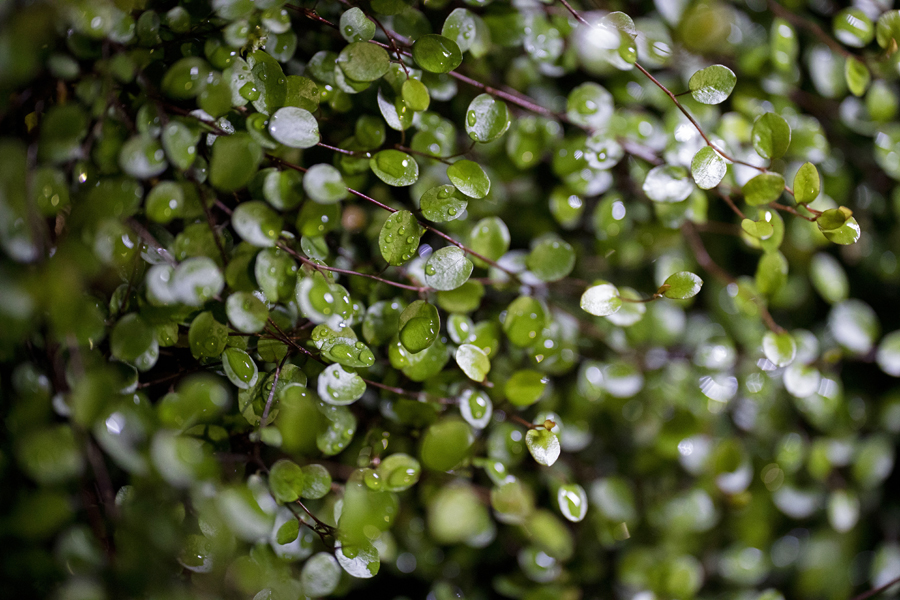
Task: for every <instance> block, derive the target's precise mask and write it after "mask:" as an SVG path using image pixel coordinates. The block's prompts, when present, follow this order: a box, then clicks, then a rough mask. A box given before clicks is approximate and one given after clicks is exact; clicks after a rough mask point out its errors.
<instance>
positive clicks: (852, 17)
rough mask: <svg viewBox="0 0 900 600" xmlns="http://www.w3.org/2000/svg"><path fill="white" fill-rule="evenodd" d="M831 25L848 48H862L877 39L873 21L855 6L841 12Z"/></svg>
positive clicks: (835, 33)
mask: <svg viewBox="0 0 900 600" xmlns="http://www.w3.org/2000/svg"><path fill="white" fill-rule="evenodd" d="M831 23H832V27H833V29H834V37H836V38H837V39H838V41H839V42H841V43H842V44H844V45H846V46H851V47H853V48H862V47H864V46H866V45H868V44H869V42H871V41H872V39H873V38H874V37H875V27H874V26H873V25H872V21H871V19H869V17H868V15H866V13H865V12H863V11H862V9H860V8H857V7H855V6H854V7H850V8H845V9H843V10H841V11H839V12H838V13H837V14H836V15H834V19H832V22H831ZM857 95H859V94H857Z"/></svg>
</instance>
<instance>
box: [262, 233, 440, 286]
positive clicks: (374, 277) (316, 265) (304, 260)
mask: <svg viewBox="0 0 900 600" xmlns="http://www.w3.org/2000/svg"><path fill="white" fill-rule="evenodd" d="M278 247H279V248H281V249H282V250H284V251H285V252H287V253H288V254H290V255H291V256H293V257H294V258H296V259H297V260H299V261H300V262H302V263H303V264H305V265H309V266H310V267H312V268H313V269H316V270H322V271H332V272H334V273H341V274H343V275H352V276H355V277H365V278H366V279H372V280H374V281H378V282H380V283H385V284H387V285H392V286H394V287H398V288H401V289H404V290H410V291H413V292H431V291H434V289H433V288H430V287H428V286H415V285H406V284H405V283H397V282H396V281H391V280H389V279H384V278H382V277H378V276H377V275H370V274H368V273H359V272H358V271H349V270H347V269H339V268H337V267H329V266H328V265H320V264H319V263H317V262H314V261H311V260H309V259H308V258H306V257H305V256H303V255H301V254H300V253H299V252H296V251H294V250H292V249H291V248H289V247H287V246H285V245H283V244H279V245H278Z"/></svg>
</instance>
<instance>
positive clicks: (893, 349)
mask: <svg viewBox="0 0 900 600" xmlns="http://www.w3.org/2000/svg"><path fill="white" fill-rule="evenodd" d="M875 362H877V363H878V366H879V367H881V370H882V371H884V372H885V373H887V374H888V375H890V376H891V377H900V331H894V332H892V333H889V334H887V335H886V336H884V338H882V340H881V343H880V344H878V351H877V352H876V353H875Z"/></svg>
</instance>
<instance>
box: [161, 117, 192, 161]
mask: <svg viewBox="0 0 900 600" xmlns="http://www.w3.org/2000/svg"><path fill="white" fill-rule="evenodd" d="M160 141H162V146H163V149H165V151H166V156H167V157H168V158H169V162H171V163H172V164H173V165H175V167H177V168H179V169H181V170H182V171H185V170H187V169H189V168H191V165H192V164H194V160H195V159H196V158H197V142H199V141H200V133H199V132H198V131H197V130H193V129H191V128H190V127H188V126H187V125H185V124H184V123H182V122H181V121H175V120H173V121H169V123H168V125H166V126H165V127H163V130H162V135H161V136H160Z"/></svg>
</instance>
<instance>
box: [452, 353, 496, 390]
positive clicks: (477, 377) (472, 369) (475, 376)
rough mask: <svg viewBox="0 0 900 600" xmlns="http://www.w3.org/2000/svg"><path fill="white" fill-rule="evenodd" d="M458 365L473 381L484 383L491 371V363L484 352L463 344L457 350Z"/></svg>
mask: <svg viewBox="0 0 900 600" xmlns="http://www.w3.org/2000/svg"><path fill="white" fill-rule="evenodd" d="M456 364H458V365H459V368H460V369H462V372H463V373H465V374H466V377H468V378H469V379H471V380H472V381H478V382H481V381H484V378H485V377H486V376H487V374H488V372H489V371H490V370H491V361H490V360H489V359H488V357H487V354H485V353H484V350H482V349H481V348H479V347H478V346H475V345H472V344H462V345H461V346H460V347H459V348H457V349H456Z"/></svg>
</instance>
